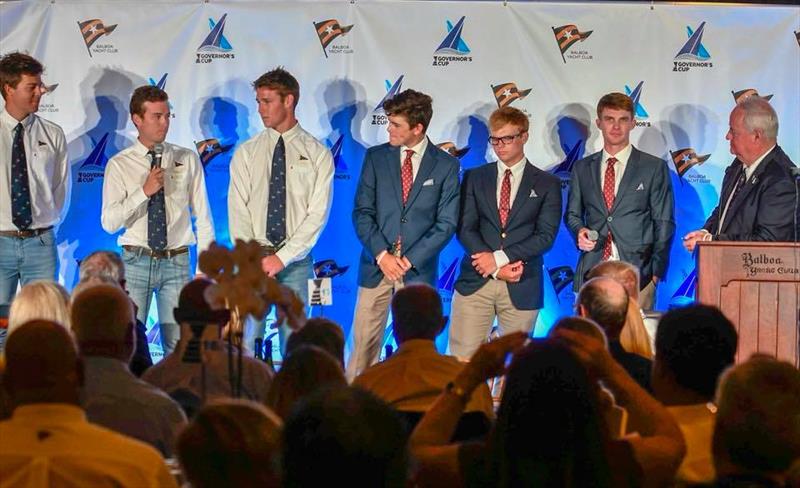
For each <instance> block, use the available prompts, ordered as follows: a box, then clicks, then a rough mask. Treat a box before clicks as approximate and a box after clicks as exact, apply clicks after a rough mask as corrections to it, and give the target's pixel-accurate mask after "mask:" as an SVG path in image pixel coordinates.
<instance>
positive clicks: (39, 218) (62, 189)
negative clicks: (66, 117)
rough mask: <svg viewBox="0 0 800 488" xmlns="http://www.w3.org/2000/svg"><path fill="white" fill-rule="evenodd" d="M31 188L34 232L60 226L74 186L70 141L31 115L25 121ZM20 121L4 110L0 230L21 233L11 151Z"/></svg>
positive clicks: (0, 140)
mask: <svg viewBox="0 0 800 488" xmlns="http://www.w3.org/2000/svg"><path fill="white" fill-rule="evenodd" d="M21 122H22V127H23V134H24V143H25V159H26V160H27V163H28V186H29V187H30V192H31V207H32V214H33V222H32V223H31V226H30V228H31V229H41V228H45V227H50V226H51V225H58V224H59V223H61V221H62V220H63V218H64V216H65V215H66V213H67V208H68V205H69V203H68V202H69V192H70V186H71V185H72V176H71V174H70V166H69V161H67V140H66V138H65V137H64V131H63V130H62V129H61V127H59V126H58V125H56V124H54V123H53V122H50V121H49V120H45V119H43V118H41V117H39V116H38V115H36V114H30V115H28V116H27V117H25V118H24V119H23V120H22V121H21ZM19 123H20V121H18V120H17V119H15V118H14V117H12V116H11V115H10V114H9V113H8V112H6V110H5V109H2V110H0V188H6V192H5V195H3V196H2V197H0V230H18V229H17V226H15V225H14V222H13V221H12V216H11V197H10V192H11V148H12V146H13V144H14V129H15V128H16V127H17V124H19Z"/></svg>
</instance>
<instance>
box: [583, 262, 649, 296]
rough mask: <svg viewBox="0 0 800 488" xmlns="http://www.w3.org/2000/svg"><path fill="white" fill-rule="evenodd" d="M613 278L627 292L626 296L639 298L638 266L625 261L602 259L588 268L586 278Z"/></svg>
mask: <svg viewBox="0 0 800 488" xmlns="http://www.w3.org/2000/svg"><path fill="white" fill-rule="evenodd" d="M600 277H606V278H613V279H615V280H617V281H619V282H620V283H621V284H622V286H624V287H625V291H627V292H628V297H630V298H632V299H634V300H638V299H639V268H637V267H636V266H634V265H632V264H631V263H626V262H625V261H603V262H601V263H599V264H597V265H596V266H595V267H594V268H592V269H591V270H589V273H588V274H587V275H586V279H587V280H590V279H592V278H600Z"/></svg>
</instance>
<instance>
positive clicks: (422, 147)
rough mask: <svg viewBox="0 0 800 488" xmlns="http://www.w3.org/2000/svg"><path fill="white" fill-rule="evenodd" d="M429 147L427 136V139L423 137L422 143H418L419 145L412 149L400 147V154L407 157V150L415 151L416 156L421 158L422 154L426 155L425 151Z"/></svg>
mask: <svg viewBox="0 0 800 488" xmlns="http://www.w3.org/2000/svg"><path fill="white" fill-rule="evenodd" d="M427 147H428V137H427V136H425V137H423V138H422V140H421V141H419V142H418V143H417V144H416V145H415V146H412V147H408V146H400V154H401V155H402V156H403V157H405V155H406V150H407V149H411V150H412V151H414V155H415V156H421V155H422V154H424V153H425V149H426V148H427Z"/></svg>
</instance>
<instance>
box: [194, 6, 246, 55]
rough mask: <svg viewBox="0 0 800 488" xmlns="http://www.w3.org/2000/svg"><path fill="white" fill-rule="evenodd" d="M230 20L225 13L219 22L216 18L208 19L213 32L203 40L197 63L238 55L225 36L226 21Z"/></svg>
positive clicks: (199, 48)
mask: <svg viewBox="0 0 800 488" xmlns="http://www.w3.org/2000/svg"><path fill="white" fill-rule="evenodd" d="M227 20H228V14H223V15H222V17H220V19H219V22H214V19H212V18H209V19H208V25H209V27H210V28H211V32H209V34H208V35H207V36H206V38H205V39H203V42H202V43H201V44H200V46H199V47H198V48H197V58H196V59H195V63H197V64H208V63H211V62H212V61H214V60H215V59H234V58H235V57H236V55H235V54H234V53H233V46H231V43H230V42H228V39H227V38H226V37H225V33H224V31H225V22H226V21H227Z"/></svg>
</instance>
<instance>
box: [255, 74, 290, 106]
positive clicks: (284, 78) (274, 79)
mask: <svg viewBox="0 0 800 488" xmlns="http://www.w3.org/2000/svg"><path fill="white" fill-rule="evenodd" d="M259 88H268V89H270V90H275V91H276V92H278V94H279V95H280V96H281V101H283V100H284V99H286V95H292V96H294V106H295V107H297V102H298V101H299V100H300V83H298V82H297V78H295V77H294V76H292V74H291V73H289V72H288V71H286V70H285V69H283V66H278V67H277V68H275V69H273V70H272V71H267V72H266V73H264V74H263V75H261V76H259V77H258V78H257V79H256V81H254V82H253V89H255V90H258V89H259Z"/></svg>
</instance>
